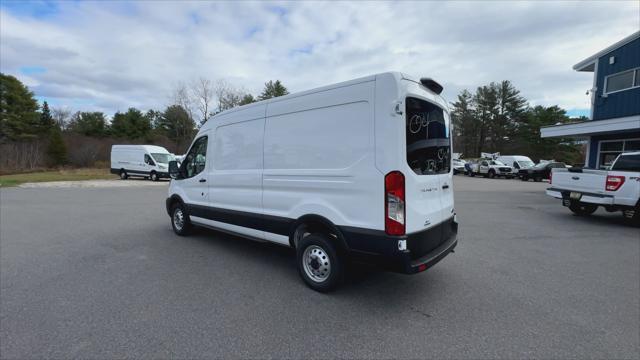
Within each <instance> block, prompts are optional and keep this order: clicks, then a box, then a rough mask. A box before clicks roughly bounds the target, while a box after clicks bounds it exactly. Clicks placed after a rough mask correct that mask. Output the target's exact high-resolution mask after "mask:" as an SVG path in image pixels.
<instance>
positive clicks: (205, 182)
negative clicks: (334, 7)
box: [166, 73, 458, 291]
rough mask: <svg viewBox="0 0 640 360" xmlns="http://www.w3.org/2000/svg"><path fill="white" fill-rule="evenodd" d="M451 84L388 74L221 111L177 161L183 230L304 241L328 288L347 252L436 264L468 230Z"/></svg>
mask: <svg viewBox="0 0 640 360" xmlns="http://www.w3.org/2000/svg"><path fill="white" fill-rule="evenodd" d="M441 91H442V87H441V86H440V85H439V84H438V83H436V82H435V81H433V80H431V79H426V78H422V79H418V78H414V77H410V76H407V75H405V74H401V73H384V74H379V75H373V76H368V77H365V78H360V79H356V80H352V81H347V82H343V83H339V84H335V85H330V86H325V87H322V88H318V89H315V90H310V91H305V92H301V93H297V94H291V95H287V96H282V97H278V98H273V99H269V100H265V101H260V102H257V103H253V104H249V105H245V106H242V107H239V108H235V109H231V110H228V111H225V112H222V113H220V114H218V115H215V116H214V117H212V118H211V119H210V120H209V121H207V122H206V123H205V124H204V125H203V126H202V127H201V128H200V131H199V132H198V134H197V135H196V137H195V140H194V142H193V144H192V145H191V147H190V149H189V151H188V152H187V154H186V156H185V159H184V161H183V162H182V164H181V166H180V168H178V167H177V163H176V162H171V163H170V164H169V167H170V172H171V175H172V177H173V180H172V181H171V185H170V186H169V192H168V198H167V202H166V207H167V213H168V214H169V216H170V218H171V224H172V226H173V229H174V231H175V232H176V233H177V234H178V235H185V234H187V233H188V231H189V230H190V228H191V227H192V225H199V226H205V227H211V228H214V229H218V230H221V231H224V232H230V233H233V234H238V235H240V236H244V237H248V238H252V239H257V240H261V241H265V240H266V241H270V242H274V243H277V244H281V245H284V246H290V247H293V248H295V249H296V253H297V261H296V263H297V267H298V271H299V273H300V276H301V277H302V279H303V280H304V282H305V283H306V284H307V285H308V286H309V287H311V288H313V289H315V290H317V291H328V290H331V289H332V288H334V287H335V286H336V285H337V284H338V283H339V282H340V280H341V278H342V277H343V273H344V269H345V262H346V259H347V257H350V258H355V259H359V260H366V261H371V262H375V263H379V264H382V265H384V266H386V267H387V268H389V269H391V270H395V271H398V272H402V273H417V272H421V271H424V270H426V269H428V268H430V267H431V266H433V265H434V264H435V263H437V262H438V261H440V260H441V259H442V258H444V257H445V256H446V255H447V254H449V253H450V252H451V251H453V249H454V247H455V246H456V244H457V240H456V234H457V229H458V223H457V220H456V214H455V211H454V207H453V181H452V169H451V137H450V128H451V127H450V120H449V114H448V112H447V110H446V108H447V105H446V102H445V101H444V99H442V97H440V96H439V94H440V92H441ZM185 246H187V245H186V244H185ZM229 271H242V270H241V269H231V268H230V269H229Z"/></svg>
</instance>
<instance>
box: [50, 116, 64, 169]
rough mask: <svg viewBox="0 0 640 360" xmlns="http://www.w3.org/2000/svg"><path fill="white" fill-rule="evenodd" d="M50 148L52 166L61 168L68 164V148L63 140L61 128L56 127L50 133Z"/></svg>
mask: <svg viewBox="0 0 640 360" xmlns="http://www.w3.org/2000/svg"><path fill="white" fill-rule="evenodd" d="M49 134H50V135H49V147H48V148H47V154H48V155H49V160H50V162H51V165H53V166H60V165H64V164H65V163H66V162H67V146H66V145H65V143H64V139H63V138H62V131H61V130H60V128H59V127H57V126H54V127H53V128H51V130H50V133H49Z"/></svg>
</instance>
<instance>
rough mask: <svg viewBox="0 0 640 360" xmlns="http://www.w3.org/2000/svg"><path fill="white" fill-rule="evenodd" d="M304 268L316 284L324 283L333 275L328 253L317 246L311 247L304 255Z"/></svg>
mask: <svg viewBox="0 0 640 360" xmlns="http://www.w3.org/2000/svg"><path fill="white" fill-rule="evenodd" d="M302 267H303V268H304V272H305V273H306V274H307V276H308V277H309V278H310V279H311V280H313V281H314V282H318V283H320V282H323V281H325V280H327V279H328V278H329V275H331V260H329V255H328V254H327V252H326V251H325V250H324V249H323V248H321V247H320V246H317V245H311V246H309V247H307V248H306V249H305V250H304V254H302Z"/></svg>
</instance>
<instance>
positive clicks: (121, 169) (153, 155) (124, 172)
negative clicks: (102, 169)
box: [111, 145, 175, 181]
mask: <svg viewBox="0 0 640 360" xmlns="http://www.w3.org/2000/svg"><path fill="white" fill-rule="evenodd" d="M172 160H175V158H174V156H173V155H172V154H171V153H169V151H167V149H165V148H163V147H162V146H155V145H113V146H112V147H111V173H112V174H118V175H120V178H121V179H123V180H125V179H127V178H128V177H130V176H140V177H144V178H149V179H151V180H153V181H158V180H159V179H160V178H169V170H168V166H169V161H172Z"/></svg>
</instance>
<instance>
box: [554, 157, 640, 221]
mask: <svg viewBox="0 0 640 360" xmlns="http://www.w3.org/2000/svg"><path fill="white" fill-rule="evenodd" d="M552 174H553V175H552V186H551V187H550V188H548V189H547V195H549V196H552V197H554V198H557V199H562V205H564V206H567V207H568V208H569V209H570V210H571V211H572V212H573V213H575V214H576V215H591V214H593V212H594V211H596V209H597V208H598V206H602V207H604V208H605V210H607V211H609V212H613V211H622V213H623V215H624V217H625V218H627V219H629V220H631V221H632V222H633V223H634V224H635V225H640V152H631V153H622V154H620V155H618V157H617V158H616V159H615V160H614V161H613V163H612V164H611V170H593V169H584V168H571V169H561V168H560V169H557V168H556V169H553V172H552Z"/></svg>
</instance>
